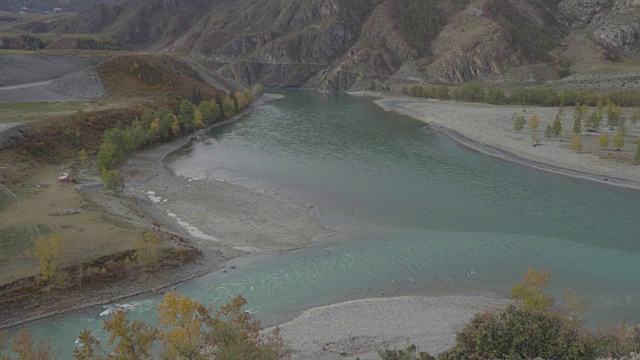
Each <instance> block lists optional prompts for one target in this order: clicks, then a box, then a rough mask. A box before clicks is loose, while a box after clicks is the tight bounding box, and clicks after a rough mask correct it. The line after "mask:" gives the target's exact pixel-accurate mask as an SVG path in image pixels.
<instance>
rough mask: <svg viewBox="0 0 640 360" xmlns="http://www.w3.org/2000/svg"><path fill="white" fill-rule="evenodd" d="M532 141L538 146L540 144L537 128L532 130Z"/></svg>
mask: <svg viewBox="0 0 640 360" xmlns="http://www.w3.org/2000/svg"><path fill="white" fill-rule="evenodd" d="M531 142H532V143H533V146H537V145H538V144H540V139H538V133H537V132H536V131H535V130H534V131H532V132H531Z"/></svg>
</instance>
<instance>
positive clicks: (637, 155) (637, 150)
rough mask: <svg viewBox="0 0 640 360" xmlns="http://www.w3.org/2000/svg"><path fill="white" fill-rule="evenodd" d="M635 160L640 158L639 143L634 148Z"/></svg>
mask: <svg viewBox="0 0 640 360" xmlns="http://www.w3.org/2000/svg"><path fill="white" fill-rule="evenodd" d="M635 159H636V160H640V144H638V147H637V148H636V158H635Z"/></svg>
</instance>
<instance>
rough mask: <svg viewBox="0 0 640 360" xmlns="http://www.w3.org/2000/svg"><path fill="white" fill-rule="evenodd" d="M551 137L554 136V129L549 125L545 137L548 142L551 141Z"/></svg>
mask: <svg viewBox="0 0 640 360" xmlns="http://www.w3.org/2000/svg"><path fill="white" fill-rule="evenodd" d="M551 136H553V128H552V127H551V124H549V125H547V128H546V129H545V130H544V137H546V138H547V140H549V139H551Z"/></svg>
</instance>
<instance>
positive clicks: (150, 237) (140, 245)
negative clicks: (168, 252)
mask: <svg viewBox="0 0 640 360" xmlns="http://www.w3.org/2000/svg"><path fill="white" fill-rule="evenodd" d="M161 244H162V240H161V239H160V238H159V237H157V236H156V235H154V234H152V233H145V234H144V235H143V236H142V237H141V238H138V240H137V241H136V252H135V258H136V260H137V261H138V262H139V263H140V264H141V265H143V266H145V267H148V268H153V267H156V266H158V264H159V263H160V258H161V256H162V249H161V248H160V245H161Z"/></svg>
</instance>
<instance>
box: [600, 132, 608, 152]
mask: <svg viewBox="0 0 640 360" xmlns="http://www.w3.org/2000/svg"><path fill="white" fill-rule="evenodd" d="M598 145H600V147H601V148H603V149H604V148H606V147H607V146H609V135H607V134H602V135H600V137H599V138H598Z"/></svg>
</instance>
